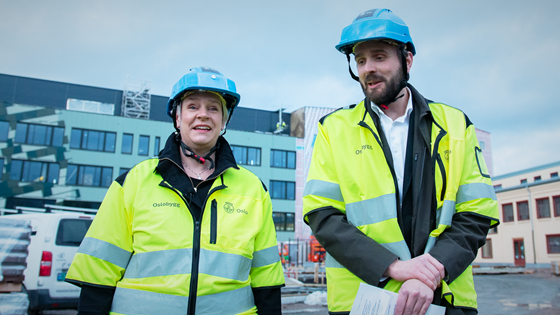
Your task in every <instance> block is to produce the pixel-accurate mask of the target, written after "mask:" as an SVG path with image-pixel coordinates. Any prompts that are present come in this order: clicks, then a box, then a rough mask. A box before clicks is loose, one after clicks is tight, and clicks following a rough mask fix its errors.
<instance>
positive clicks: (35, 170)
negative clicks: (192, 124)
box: [0, 158, 296, 200]
mask: <svg viewBox="0 0 560 315" xmlns="http://www.w3.org/2000/svg"><path fill="white" fill-rule="evenodd" d="M3 167H4V159H3V158H0V170H1V169H2V168H3ZM128 170H129V169H128V168H120V170H119V175H121V174H123V173H125V172H126V171H128ZM59 171H60V166H59V165H58V163H55V162H41V161H29V160H12V165H11V170H10V179H11V180H17V181H21V182H46V183H51V184H57V183H58V176H59ZM112 181H113V168H112V167H106V166H92V165H78V164H68V168H67V172H66V185H77V186H93V187H109V186H110V185H111V182H112ZM295 192H296V183H295V182H288V181H278V180H271V181H270V197H271V198H273V199H288V200H295V199H296V198H295Z"/></svg>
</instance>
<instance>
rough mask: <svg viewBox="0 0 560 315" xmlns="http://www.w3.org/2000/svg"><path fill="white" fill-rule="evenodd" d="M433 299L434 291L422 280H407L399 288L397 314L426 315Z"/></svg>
mask: <svg viewBox="0 0 560 315" xmlns="http://www.w3.org/2000/svg"><path fill="white" fill-rule="evenodd" d="M433 300H434V291H432V290H431V289H430V288H429V287H428V286H427V285H425V284H424V283H423V282H422V281H419V280H416V279H411V280H407V281H406V282H405V283H403V285H402V287H401V289H400V290H399V297H398V298H397V305H396V306H395V315H424V314H426V312H427V311H428V307H430V304H431V303H432V301H433Z"/></svg>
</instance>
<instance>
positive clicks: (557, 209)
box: [552, 196, 560, 217]
mask: <svg viewBox="0 0 560 315" xmlns="http://www.w3.org/2000/svg"><path fill="white" fill-rule="evenodd" d="M552 205H553V207H554V216H555V217H560V196H554V197H552Z"/></svg>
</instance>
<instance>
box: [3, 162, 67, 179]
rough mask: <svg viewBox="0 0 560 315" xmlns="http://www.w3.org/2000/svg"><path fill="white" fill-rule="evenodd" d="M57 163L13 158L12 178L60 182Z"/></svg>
mask: <svg viewBox="0 0 560 315" xmlns="http://www.w3.org/2000/svg"><path fill="white" fill-rule="evenodd" d="M59 169H60V166H59V165H58V164H57V163H48V162H38V161H20V160H12V164H11V170H10V179H12V180H18V181H22V182H48V183H57V182H58V172H59Z"/></svg>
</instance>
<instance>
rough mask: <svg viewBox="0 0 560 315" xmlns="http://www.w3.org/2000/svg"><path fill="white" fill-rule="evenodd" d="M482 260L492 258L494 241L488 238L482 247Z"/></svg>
mask: <svg viewBox="0 0 560 315" xmlns="http://www.w3.org/2000/svg"><path fill="white" fill-rule="evenodd" d="M482 258H492V239H491V238H487V239H486V244H484V246H482Z"/></svg>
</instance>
